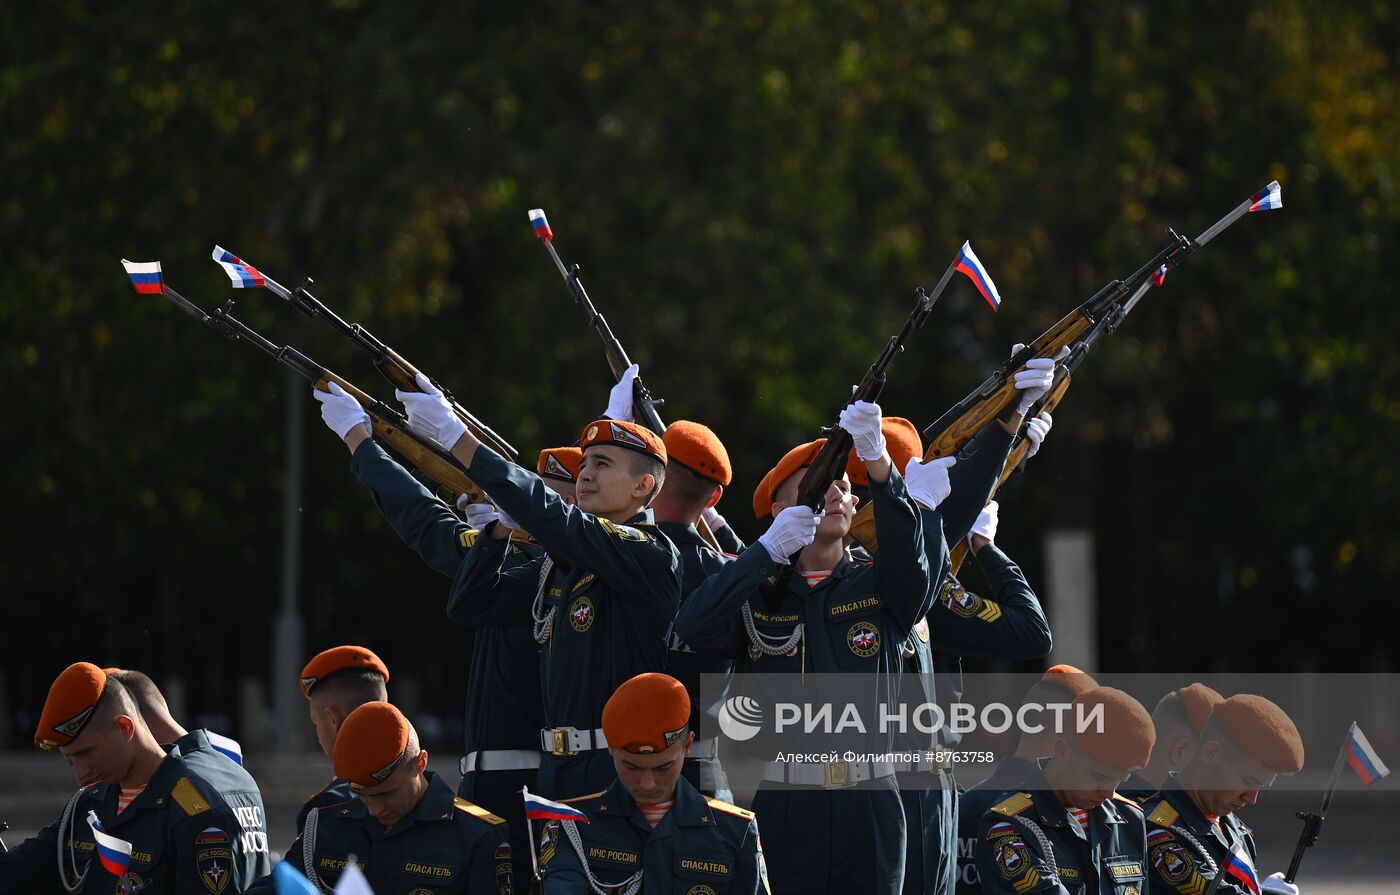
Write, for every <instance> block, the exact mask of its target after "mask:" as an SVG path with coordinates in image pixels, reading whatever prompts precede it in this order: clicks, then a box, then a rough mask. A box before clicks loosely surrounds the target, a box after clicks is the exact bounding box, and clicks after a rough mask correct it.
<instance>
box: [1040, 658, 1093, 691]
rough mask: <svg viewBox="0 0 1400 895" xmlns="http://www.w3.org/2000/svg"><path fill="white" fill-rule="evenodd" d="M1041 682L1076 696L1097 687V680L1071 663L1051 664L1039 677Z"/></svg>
mask: <svg viewBox="0 0 1400 895" xmlns="http://www.w3.org/2000/svg"><path fill="white" fill-rule="evenodd" d="M1040 682H1041V683H1042V684H1051V685H1053V686H1056V687H1059V688H1061V689H1062V690H1064V691H1065V692H1066V693H1068V694H1069V695H1071V696H1078V695H1079V694H1080V693H1083V692H1084V691H1086V690H1093V689H1095V688H1096V687H1098V685H1099V682H1098V681H1096V680H1094V679H1093V678H1092V677H1090V676H1089V675H1088V674H1086V673H1085V672H1083V671H1080V670H1079V669H1078V668H1075V667H1074V666H1073V665H1052V666H1050V667H1049V668H1048V669H1046V671H1045V674H1044V676H1042V677H1041V679H1040Z"/></svg>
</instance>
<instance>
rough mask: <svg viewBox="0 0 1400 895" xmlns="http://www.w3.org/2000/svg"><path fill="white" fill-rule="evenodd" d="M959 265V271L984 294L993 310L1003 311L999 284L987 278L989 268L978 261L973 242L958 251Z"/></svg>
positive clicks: (965, 244) (963, 245)
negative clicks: (973, 249)
mask: <svg viewBox="0 0 1400 895" xmlns="http://www.w3.org/2000/svg"><path fill="white" fill-rule="evenodd" d="M957 265H958V270H959V271H961V272H962V273H964V274H966V275H967V278H968V279H969V280H971V281H972V285H974V286H976V287H977V291H978V292H980V293H982V297H983V298H985V299H986V300H987V304H989V305H991V306H992V310H993V311H999V310H1001V294H1000V293H998V292H997V284H996V283H993V282H992V278H991V277H989V276H987V268H985V267H983V266H982V262H981V261H979V260H977V253H976V252H974V251H972V243H971V242H965V243H963V244H962V248H960V249H958V258H957Z"/></svg>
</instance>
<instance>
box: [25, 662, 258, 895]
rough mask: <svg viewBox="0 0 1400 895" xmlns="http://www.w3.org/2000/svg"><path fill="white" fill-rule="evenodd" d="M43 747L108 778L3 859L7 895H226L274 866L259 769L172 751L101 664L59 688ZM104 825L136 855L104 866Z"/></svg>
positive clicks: (79, 772) (60, 681)
mask: <svg viewBox="0 0 1400 895" xmlns="http://www.w3.org/2000/svg"><path fill="white" fill-rule="evenodd" d="M34 744H35V745H36V746H38V747H39V748H41V749H45V750H51V749H58V750H59V751H60V752H62V753H63V755H64V757H65V758H67V759H68V761H69V763H70V764H71V765H72V766H73V772H74V774H75V775H76V776H77V777H78V779H80V780H95V781H98V782H95V783H93V784H91V785H90V786H87V787H86V788H84V789H80V790H79V791H78V792H77V793H76V794H74V796H73V797H72V798H71V799H69V801H68V804H67V805H66V806H65V808H64V810H63V813H62V815H61V816H60V818H59V820H58V821H57V822H56V823H53V824H50V825H49V826H47V827H45V828H44V829H43V830H41V831H40V832H39V834H38V835H37V836H35V837H34V838H33V839H29V840H26V841H25V842H23V843H22V844H20V845H18V846H16V847H15V848H13V849H11V850H10V851H8V852H5V853H0V893H5V895H10V893H22V892H42V893H49V892H54V891H59V890H60V888H59V887H60V886H62V890H66V891H68V892H79V891H83V892H104V893H105V892H139V891H151V892H208V893H210V895H223V893H225V892H242V891H243V890H244V889H245V888H246V887H247V886H248V885H249V883H250V882H251V881H252V880H254V879H256V878H258V877H260V876H262V875H264V874H266V873H267V872H268V871H269V870H270V869H271V863H270V861H269V858H268V852H267V835H266V830H265V828H264V819H263V814H262V797H261V795H260V794H259V793H258V787H257V784H256V783H254V782H253V779H252V778H251V777H249V776H248V774H247V772H245V771H244V770H243V769H242V768H241V767H239V766H238V765H236V764H235V763H233V762H230V761H224V762H220V763H219V764H217V765H213V764H205V765H204V766H203V767H201V768H200V769H199V770H196V769H195V768H194V767H192V766H191V763H190V762H189V761H188V760H187V759H186V758H185V756H184V755H183V754H182V753H181V751H180V747H179V746H178V745H172V746H167V747H165V748H162V747H161V746H160V745H159V744H158V743H156V740H155V737H153V736H152V735H151V732H150V730H149V729H148V728H147V727H146V723H145V721H144V720H142V718H141V713H140V710H139V709H138V708H137V706H136V704H135V701H134V700H132V698H131V695H130V694H129V693H127V691H126V688H125V686H123V685H122V683H121V682H120V681H118V680H115V679H112V678H109V677H108V676H107V675H106V674H104V673H103V671H102V669H101V668H98V667H97V666H96V665H92V664H90V663H87V662H79V663H77V664H75V665H71V666H69V667H68V668H67V669H65V670H64V672H63V673H62V674H60V675H59V676H58V678H57V679H56V680H55V681H54V684H53V686H52V687H51V688H50V690H49V695H48V699H47V701H46V702H45V703H44V709H43V712H42V713H41V715H40V718H39V727H38V731H37V732H36V733H35V736H34ZM94 824H96V825H98V828H100V830H101V831H102V833H104V834H105V835H107V836H111V837H114V838H115V839H117V840H120V841H121V842H124V843H129V845H130V856H129V859H126V860H125V861H120V860H119V861H117V862H116V864H111V863H109V862H108V861H106V860H98V859H97V848H96V839H97V837H96V834H95V828H94V826H93V825H94ZM123 865H124V866H123Z"/></svg>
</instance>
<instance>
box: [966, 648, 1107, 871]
mask: <svg viewBox="0 0 1400 895" xmlns="http://www.w3.org/2000/svg"><path fill="white" fill-rule="evenodd" d="M1098 686H1099V685H1098V682H1097V681H1095V680H1094V679H1093V678H1092V677H1090V676H1089V675H1087V674H1085V673H1084V672H1082V671H1080V670H1079V669H1078V668H1075V667H1074V666H1073V665H1054V666H1052V667H1051V668H1050V669H1049V670H1047V671H1046V672H1045V674H1044V676H1043V677H1041V679H1040V680H1039V681H1037V682H1036V683H1035V684H1034V685H1033V686H1032V687H1031V688H1030V689H1029V690H1027V691H1026V695H1025V697H1024V698H1023V699H1022V700H1021V702H1022V704H1023V705H1053V704H1061V703H1068V702H1070V701H1072V700H1073V699H1074V697H1076V696H1078V695H1079V694H1080V693H1083V692H1085V691H1086V690H1094V689H1097V688H1098ZM1059 738H1060V734H1058V733H1056V732H1055V730H1054V728H1053V727H1051V726H1049V725H1044V726H1043V729H1042V730H1041V731H1040V732H1039V733H1030V732H1028V731H1022V733H1021V737H1020V739H1019V740H1018V741H1017V743H1016V751H1015V752H1014V753H1012V754H1011V755H1007V756H1004V757H1003V758H1002V759H1001V760H1000V761H998V762H997V765H996V767H995V768H994V769H993V770H992V773H991V775H990V776H988V777H987V778H986V779H984V780H982V781H980V782H978V783H975V784H973V785H972V786H969V787H968V788H967V789H966V790H965V791H963V792H962V793H960V794H959V796H958V850H957V855H958V871H957V872H958V879H957V891H958V892H959V893H960V895H980V893H981V892H982V886H981V884H980V883H978V881H977V855H976V851H977V828H978V826H979V825H980V824H981V823H982V817H983V815H985V814H986V813H987V812H988V811H990V810H991V809H992V806H993V805H995V804H997V803H998V802H1000V801H1001V800H1002V797H1003V793H1005V792H1007V791H1016V790H1019V789H1021V788H1023V787H1025V786H1026V781H1028V780H1033V779H1036V778H1037V777H1038V776H1039V774H1040V759H1042V758H1049V757H1050V756H1052V755H1054V754H1055V741H1056V740H1058V739H1059Z"/></svg>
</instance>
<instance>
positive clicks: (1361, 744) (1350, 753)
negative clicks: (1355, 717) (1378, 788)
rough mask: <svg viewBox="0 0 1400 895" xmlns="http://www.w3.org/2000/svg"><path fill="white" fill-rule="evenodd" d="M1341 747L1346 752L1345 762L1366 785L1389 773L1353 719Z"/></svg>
mask: <svg viewBox="0 0 1400 895" xmlns="http://www.w3.org/2000/svg"><path fill="white" fill-rule="evenodd" d="M1342 749H1343V750H1344V751H1345V752H1346V754H1347V764H1349V765H1351V769H1352V770H1353V771H1355V772H1356V776H1358V777H1360V778H1361V782H1362V783H1364V784H1366V785H1367V786H1370V785H1371V784H1372V783H1375V782H1376V781H1377V780H1379V779H1381V778H1382V777H1384V776H1386V775H1387V774H1389V773H1390V768H1388V767H1386V766H1385V762H1383V761H1381V757H1380V756H1379V755H1377V754H1376V750H1375V749H1373V748H1371V741H1370V740H1368V739H1366V734H1364V733H1362V732H1361V728H1360V727H1358V726H1356V722H1355V721H1353V722H1351V727H1350V728H1349V729H1348V730H1347V738H1346V739H1345V740H1343V741H1342Z"/></svg>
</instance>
